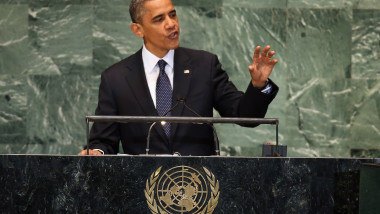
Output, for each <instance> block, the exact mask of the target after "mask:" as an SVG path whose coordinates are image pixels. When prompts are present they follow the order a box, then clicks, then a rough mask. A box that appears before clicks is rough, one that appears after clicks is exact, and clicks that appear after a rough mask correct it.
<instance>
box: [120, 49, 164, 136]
mask: <svg viewBox="0 0 380 214" xmlns="http://www.w3.org/2000/svg"><path fill="white" fill-rule="evenodd" d="M127 69H128V72H127V76H126V78H125V79H126V81H127V82H128V85H129V86H130V89H131V91H132V92H133V95H134V96H135V99H136V100H137V102H138V103H139V105H140V108H141V109H142V110H143V112H144V115H147V116H158V114H157V111H156V108H155V107H154V103H153V100H152V96H151V94H150V92H149V87H148V83H147V81H146V76H145V72H144V64H143V61H142V49H140V50H139V51H138V52H136V53H135V54H134V57H133V58H132V59H131V62H130V63H128V65H127ZM154 128H155V129H156V131H157V132H158V134H159V135H160V136H161V138H162V139H163V140H164V141H165V142H166V143H169V141H168V139H167V137H166V135H165V132H164V129H163V128H162V126H160V125H159V123H158V124H156V125H155V126H154Z"/></svg>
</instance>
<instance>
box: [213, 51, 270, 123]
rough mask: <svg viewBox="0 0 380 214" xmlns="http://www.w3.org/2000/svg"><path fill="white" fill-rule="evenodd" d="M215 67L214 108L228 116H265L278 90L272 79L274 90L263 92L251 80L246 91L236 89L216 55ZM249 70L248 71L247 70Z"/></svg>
mask: <svg viewBox="0 0 380 214" xmlns="http://www.w3.org/2000/svg"><path fill="white" fill-rule="evenodd" d="M212 61H213V62H212V64H213V67H214V72H212V74H213V75H214V76H213V78H212V79H213V87H214V92H215V93H214V97H213V99H214V101H213V102H214V108H215V109H216V110H217V111H218V112H219V114H220V115H221V116H227V117H249V118H263V117H264V116H265V114H266V112H267V109H268V106H269V104H270V103H271V102H272V100H273V99H274V97H275V96H276V94H277V92H278V87H277V85H276V84H274V83H273V82H272V81H271V80H269V83H270V84H272V89H273V90H272V92H271V93H270V94H265V93H262V92H261V91H260V90H259V89H257V88H255V87H253V85H252V83H251V81H249V85H248V87H247V90H246V92H245V93H243V92H240V91H238V90H237V89H236V87H235V85H234V84H233V83H232V82H231V81H229V79H228V75H227V73H226V72H225V71H224V70H223V69H222V66H221V64H220V62H219V60H218V58H217V57H216V56H215V57H214V58H213V60H212ZM247 72H248V71H247Z"/></svg>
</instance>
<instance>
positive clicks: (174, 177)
mask: <svg viewBox="0 0 380 214" xmlns="http://www.w3.org/2000/svg"><path fill="white" fill-rule="evenodd" d="M161 170H162V166H161V167H159V168H158V169H157V170H156V171H155V172H153V173H152V174H151V176H150V178H148V179H147V181H146V187H145V190H144V193H145V197H146V199H147V203H148V206H149V209H150V211H151V212H152V213H154V214H169V213H184V214H193V213H201V214H202V213H213V211H214V209H215V207H216V206H217V204H218V199H219V195H220V193H219V181H218V180H216V178H215V176H214V175H213V174H212V173H211V172H210V171H209V170H208V169H207V168H206V167H203V168H202V170H201V171H198V170H196V169H194V168H192V167H189V166H175V167H173V168H170V169H168V170H166V171H165V172H161Z"/></svg>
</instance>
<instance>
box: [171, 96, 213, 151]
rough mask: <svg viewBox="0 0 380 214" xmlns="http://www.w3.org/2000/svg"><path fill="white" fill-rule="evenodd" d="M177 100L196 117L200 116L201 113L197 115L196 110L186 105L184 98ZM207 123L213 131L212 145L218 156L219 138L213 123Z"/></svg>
mask: <svg viewBox="0 0 380 214" xmlns="http://www.w3.org/2000/svg"><path fill="white" fill-rule="evenodd" d="M178 102H181V103H182V104H183V105H184V106H185V107H186V109H188V110H189V111H191V112H192V113H193V114H195V115H196V116H198V117H202V116H201V115H199V114H198V113H197V112H196V111H194V110H193V109H192V108H190V107H189V106H188V105H186V100H185V98H179V99H178ZM206 124H207V125H209V126H210V127H211V128H212V131H213V135H214V146H215V154H216V155H217V156H220V149H219V139H218V135H217V134H216V129H215V127H214V125H213V124H212V123H206Z"/></svg>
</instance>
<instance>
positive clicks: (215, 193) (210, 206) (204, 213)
mask: <svg viewBox="0 0 380 214" xmlns="http://www.w3.org/2000/svg"><path fill="white" fill-rule="evenodd" d="M161 169H162V166H161V167H159V168H158V169H157V170H156V171H155V172H153V173H152V174H151V176H150V178H149V179H147V180H146V184H145V190H144V193H145V197H146V202H147V203H148V206H149V209H150V210H151V212H152V213H153V214H169V213H168V212H166V211H165V210H163V209H162V208H161V207H160V206H158V204H157V202H156V199H155V198H154V189H155V187H156V182H157V179H158V178H159V177H160V172H161ZM203 170H204V171H205V173H206V175H207V179H208V181H209V183H210V190H211V194H210V199H209V201H208V203H207V205H206V206H205V207H203V208H202V209H201V210H200V211H199V212H198V213H200V214H211V213H213V212H214V209H215V208H216V206H217V205H218V200H219V196H220V194H219V181H218V180H216V179H215V176H214V174H212V173H211V172H210V171H209V170H208V169H207V168H206V167H203Z"/></svg>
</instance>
